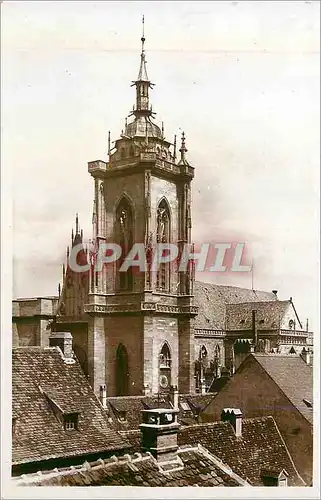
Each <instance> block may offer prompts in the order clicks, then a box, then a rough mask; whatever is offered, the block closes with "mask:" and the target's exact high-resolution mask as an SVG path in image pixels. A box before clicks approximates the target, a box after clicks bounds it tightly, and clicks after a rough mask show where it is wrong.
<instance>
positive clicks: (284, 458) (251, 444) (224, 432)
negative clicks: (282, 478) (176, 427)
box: [178, 417, 303, 486]
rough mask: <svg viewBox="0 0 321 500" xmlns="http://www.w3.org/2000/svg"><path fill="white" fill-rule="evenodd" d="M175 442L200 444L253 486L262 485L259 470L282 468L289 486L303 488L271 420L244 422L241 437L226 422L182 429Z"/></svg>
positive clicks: (254, 419)
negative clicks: (287, 475) (287, 478)
mask: <svg viewBox="0 0 321 500" xmlns="http://www.w3.org/2000/svg"><path fill="white" fill-rule="evenodd" d="M178 442H179V444H180V445H182V444H186V443H188V444H190V445H193V444H196V443H199V444H201V445H202V446H204V447H205V448H207V449H208V450H209V451H210V452H211V453H213V454H215V455H216V456H217V457H219V458H220V459H221V460H222V461H223V462H224V463H226V464H228V465H229V466H230V467H231V468H232V469H233V470H234V471H235V472H236V473H237V474H238V475H240V476H241V477H243V478H244V479H246V478H247V479H248V480H249V481H250V482H251V484H253V485H261V484H263V483H262V480H261V469H262V468H274V469H277V470H280V471H281V470H282V469H285V470H286V471H287V473H288V474H289V484H290V485H296V486H302V485H303V482H302V481H301V480H300V478H299V476H298V474H297V472H296V470H295V468H294V466H293V463H292V460H291V458H290V456H289V454H288V452H287V449H286V446H285V444H284V442H283V439H282V437H281V435H280V433H279V431H278V429H277V426H276V423H275V421H274V419H273V418H272V417H258V418H252V419H243V423H242V437H241V438H237V437H236V436H235V432H234V429H233V427H232V425H231V424H230V423H229V422H214V423H207V424H200V425H194V426H191V427H182V428H181V430H180V432H179V434H178Z"/></svg>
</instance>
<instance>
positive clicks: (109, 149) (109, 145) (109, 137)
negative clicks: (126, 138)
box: [108, 130, 110, 156]
mask: <svg viewBox="0 0 321 500" xmlns="http://www.w3.org/2000/svg"><path fill="white" fill-rule="evenodd" d="M108 156H110V130H108Z"/></svg>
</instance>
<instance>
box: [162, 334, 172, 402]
mask: <svg viewBox="0 0 321 500" xmlns="http://www.w3.org/2000/svg"><path fill="white" fill-rule="evenodd" d="M171 364H172V359H171V351H170V348H169V345H168V344H167V342H164V344H163V346H162V349H161V351H160V353H159V390H160V391H161V392H163V391H164V392H167V391H168V390H169V388H170V385H171Z"/></svg>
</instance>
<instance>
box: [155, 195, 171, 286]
mask: <svg viewBox="0 0 321 500" xmlns="http://www.w3.org/2000/svg"><path fill="white" fill-rule="evenodd" d="M157 243H170V211H169V206H168V203H167V201H166V200H165V199H164V198H163V199H162V201H161V202H160V203H159V205H158V208H157ZM156 288H157V289H158V290H159V291H162V292H168V291H169V289H170V263H169V262H164V263H161V264H160V265H159V267H158V271H157V280H156Z"/></svg>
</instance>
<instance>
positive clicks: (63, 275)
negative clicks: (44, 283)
mask: <svg viewBox="0 0 321 500" xmlns="http://www.w3.org/2000/svg"><path fill="white" fill-rule="evenodd" d="M65 274H66V268H65V264H63V265H62V277H63V278H64V277H65Z"/></svg>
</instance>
